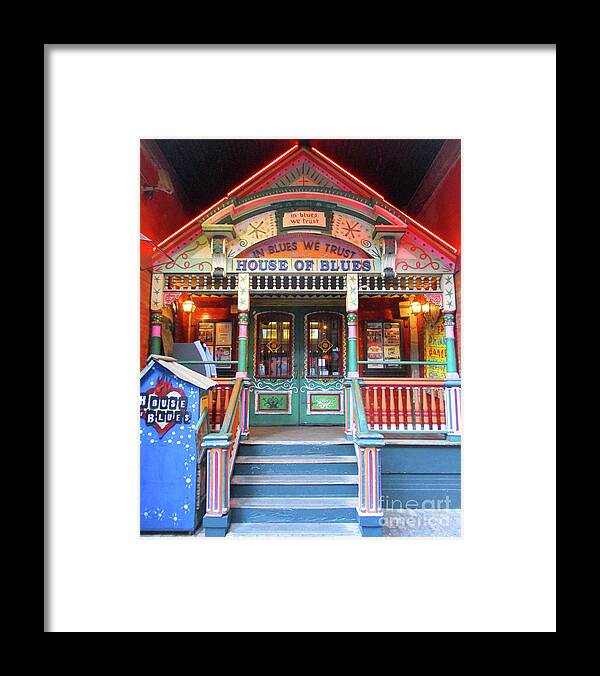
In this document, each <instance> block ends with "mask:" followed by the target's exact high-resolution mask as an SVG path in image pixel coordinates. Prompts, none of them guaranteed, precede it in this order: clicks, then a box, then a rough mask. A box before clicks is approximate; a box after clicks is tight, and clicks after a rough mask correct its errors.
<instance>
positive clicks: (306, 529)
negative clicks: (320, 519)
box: [227, 522, 361, 537]
mask: <svg viewBox="0 0 600 676" xmlns="http://www.w3.org/2000/svg"><path fill="white" fill-rule="evenodd" d="M244 536H255V537H261V536H262V537H286V536H287V537H327V536H337V537H340V536H345V537H360V536H361V533H360V527H359V525H358V524H357V523H269V522H265V523H232V524H231V526H230V527H229V531H228V533H227V537H244Z"/></svg>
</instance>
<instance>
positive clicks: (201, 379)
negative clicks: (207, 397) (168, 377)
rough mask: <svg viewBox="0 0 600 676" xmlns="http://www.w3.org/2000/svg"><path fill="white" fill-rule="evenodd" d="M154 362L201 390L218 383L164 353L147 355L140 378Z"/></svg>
mask: <svg viewBox="0 0 600 676" xmlns="http://www.w3.org/2000/svg"><path fill="white" fill-rule="evenodd" d="M154 364H160V365H161V366H164V367H165V368H166V369H167V371H170V372H171V373H172V374H173V375H174V376H177V378H179V379H180V380H185V381H186V382H187V383H191V384H192V385H196V387H199V388H200V389H202V390H209V389H210V388H211V387H215V386H216V385H217V384H218V383H217V382H216V381H214V380H211V379H210V378H207V377H206V376H203V375H202V374H201V373H197V372H196V371H192V369H189V368H188V367H187V366H183V365H182V364H180V363H179V362H177V361H176V360H175V359H173V357H167V356H166V355H161V354H151V355H150V356H149V357H148V363H147V364H146V366H145V367H144V369H143V370H142V371H141V373H140V380H141V379H142V378H143V377H144V376H145V375H146V373H148V371H149V370H150V369H151V368H152V367H153V366H154Z"/></svg>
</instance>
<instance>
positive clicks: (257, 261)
mask: <svg viewBox="0 0 600 676" xmlns="http://www.w3.org/2000/svg"><path fill="white" fill-rule="evenodd" d="M378 263H379V261H378V260H376V259H373V258H362V259H359V260H347V259H334V258H232V259H229V264H230V269H229V272H234V273H235V272H250V273H252V272H256V273H270V274H277V273H280V274H298V273H308V274H327V273H331V272H334V273H340V272H358V273H361V272H363V273H373V272H379V270H378V267H379V266H378V265H377V264H378Z"/></svg>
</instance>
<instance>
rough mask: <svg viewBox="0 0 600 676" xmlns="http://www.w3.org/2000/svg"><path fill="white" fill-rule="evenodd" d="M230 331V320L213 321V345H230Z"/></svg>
mask: <svg viewBox="0 0 600 676" xmlns="http://www.w3.org/2000/svg"><path fill="white" fill-rule="evenodd" d="M232 333H233V331H232V324H231V322H215V345H223V346H229V347H231V337H232Z"/></svg>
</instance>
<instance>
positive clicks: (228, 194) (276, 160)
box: [227, 143, 298, 197]
mask: <svg viewBox="0 0 600 676" xmlns="http://www.w3.org/2000/svg"><path fill="white" fill-rule="evenodd" d="M297 147H298V144H297V143H296V145H294V146H292V147H291V148H288V149H287V150H286V151H285V152H284V153H282V154H281V155H280V156H279V157H276V158H275V159H274V160H273V161H272V162H269V164H266V165H265V166H264V167H263V168H262V169H259V171H257V172H256V173H255V174H252V176H250V178H247V179H246V180H245V181H244V182H243V183H240V184H239V185H238V186H236V187H235V188H234V189H233V190H230V191H229V192H228V193H227V197H229V196H230V195H233V193H234V192H236V191H238V190H239V189H240V188H242V187H243V186H245V185H246V184H247V183H250V181H251V180H252V179H254V178H256V177H257V176H260V175H261V174H262V173H264V172H265V171H267V169H269V168H270V167H272V166H273V165H274V164H276V163H277V162H279V160H282V159H283V158H284V157H285V156H286V155H289V154H290V153H291V152H292V151H294V150H296V148H297Z"/></svg>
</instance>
